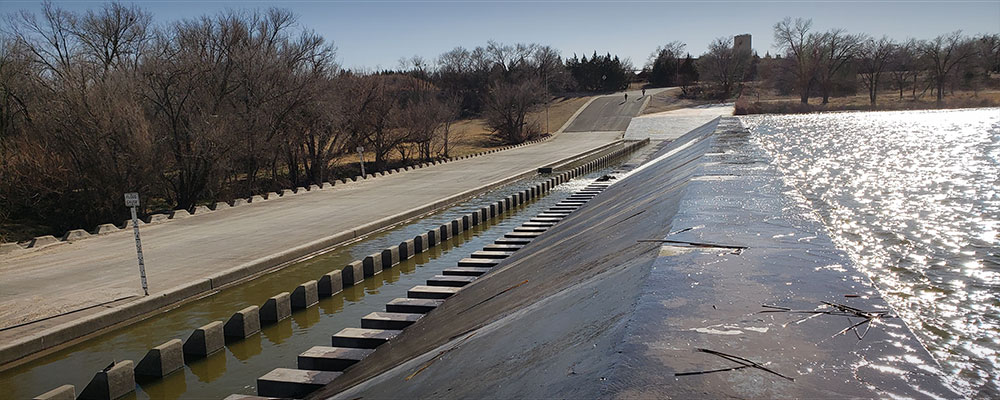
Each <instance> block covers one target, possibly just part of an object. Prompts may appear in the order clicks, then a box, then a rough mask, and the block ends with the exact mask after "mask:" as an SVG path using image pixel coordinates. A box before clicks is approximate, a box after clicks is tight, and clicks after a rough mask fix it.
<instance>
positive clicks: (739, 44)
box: [733, 33, 753, 53]
mask: <svg viewBox="0 0 1000 400" xmlns="http://www.w3.org/2000/svg"><path fill="white" fill-rule="evenodd" d="M750 44H751V41H750V34H749V33H744V34H742V35H736V36H734V37H733V50H736V52H737V53H739V52H743V51H746V52H747V53H752V52H753V50H752V49H751V47H752V46H751V45H750Z"/></svg>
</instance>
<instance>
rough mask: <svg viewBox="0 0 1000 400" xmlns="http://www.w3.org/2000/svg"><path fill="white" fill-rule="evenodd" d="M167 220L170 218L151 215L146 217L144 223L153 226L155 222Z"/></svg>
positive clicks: (164, 215)
mask: <svg viewBox="0 0 1000 400" xmlns="http://www.w3.org/2000/svg"><path fill="white" fill-rule="evenodd" d="M168 219H170V216H169V215H167V214H151V215H150V216H148V217H146V223H147V224H154V223H157V222H163V221H166V220H168Z"/></svg>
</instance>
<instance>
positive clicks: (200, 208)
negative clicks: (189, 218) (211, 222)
mask: <svg viewBox="0 0 1000 400" xmlns="http://www.w3.org/2000/svg"><path fill="white" fill-rule="evenodd" d="M210 212H212V209H211V208H208V206H197V207H195V208H194V214H195V215H201V214H208V213H210Z"/></svg>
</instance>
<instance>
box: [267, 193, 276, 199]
mask: <svg viewBox="0 0 1000 400" xmlns="http://www.w3.org/2000/svg"><path fill="white" fill-rule="evenodd" d="M277 198H278V194H277V193H275V192H267V199H268V200H274V199H277Z"/></svg>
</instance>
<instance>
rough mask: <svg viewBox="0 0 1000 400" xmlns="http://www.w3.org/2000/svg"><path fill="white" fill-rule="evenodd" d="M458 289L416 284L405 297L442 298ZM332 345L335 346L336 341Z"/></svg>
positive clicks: (449, 295) (447, 296)
mask: <svg viewBox="0 0 1000 400" xmlns="http://www.w3.org/2000/svg"><path fill="white" fill-rule="evenodd" d="M458 291H459V288H454V287H445V286H427V285H417V286H414V287H412V288H410V290H407V291H406V297H409V298H411V299H438V300H443V299H447V298H449V297H451V296H452V295H454V294H455V293H458ZM348 329H349V328H348ZM333 345H334V346H337V344H336V343H334V344H333Z"/></svg>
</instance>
